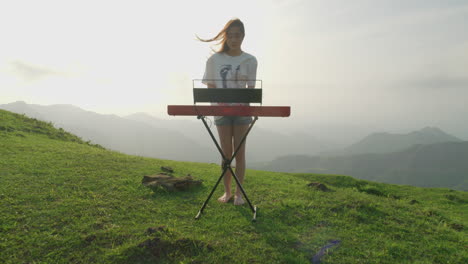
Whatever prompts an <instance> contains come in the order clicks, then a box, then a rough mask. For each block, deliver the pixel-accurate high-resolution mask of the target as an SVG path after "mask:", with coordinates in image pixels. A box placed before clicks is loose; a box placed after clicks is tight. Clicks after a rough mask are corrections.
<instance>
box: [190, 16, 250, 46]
mask: <svg viewBox="0 0 468 264" xmlns="http://www.w3.org/2000/svg"><path fill="white" fill-rule="evenodd" d="M232 27H239V28H240V31H241V32H242V35H244V36H245V29H244V23H242V21H241V20H240V19H238V18H235V19H231V20H229V21H228V22H227V23H226V25H225V26H224V28H223V29H222V30H221V31H220V32H219V33H218V35H216V36H215V37H214V38H211V39H201V38H200V37H198V36H197V39H198V40H200V41H203V42H212V41H219V42H218V43H217V44H218V45H221V48H220V49H219V50H218V51H217V52H226V51H228V50H229V46H228V45H227V44H226V40H227V31H228V30H229V29H230V28H232Z"/></svg>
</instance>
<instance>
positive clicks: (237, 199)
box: [234, 195, 245, 205]
mask: <svg viewBox="0 0 468 264" xmlns="http://www.w3.org/2000/svg"><path fill="white" fill-rule="evenodd" d="M244 203H245V202H244V199H242V195H236V196H234V205H243V204H244Z"/></svg>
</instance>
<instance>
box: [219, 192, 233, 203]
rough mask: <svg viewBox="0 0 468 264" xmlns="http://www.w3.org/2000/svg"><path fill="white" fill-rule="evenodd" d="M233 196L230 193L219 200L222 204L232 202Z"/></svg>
mask: <svg viewBox="0 0 468 264" xmlns="http://www.w3.org/2000/svg"><path fill="white" fill-rule="evenodd" d="M231 198H232V196H231V194H230V193H224V194H223V196H221V197H219V198H218V201H219V202H221V203H227V202H229V200H231Z"/></svg>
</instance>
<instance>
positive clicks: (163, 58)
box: [0, 0, 468, 140]
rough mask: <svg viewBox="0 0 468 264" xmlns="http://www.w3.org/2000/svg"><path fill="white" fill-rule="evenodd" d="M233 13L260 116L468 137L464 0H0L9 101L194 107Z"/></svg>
mask: <svg viewBox="0 0 468 264" xmlns="http://www.w3.org/2000/svg"><path fill="white" fill-rule="evenodd" d="M234 17H237V18H240V19H241V20H242V21H243V22H244V24H245V28H246V36H245V39H244V43H243V46H242V49H243V50H244V51H246V52H248V53H250V54H253V55H254V56H256V57H257V60H258V63H259V65H258V72H257V79H261V80H262V86H263V87H262V88H263V89H264V90H263V105H272V106H274V105H282V106H284V105H287V106H291V117H289V118H286V119H277V118H276V119H275V118H265V119H263V120H262V125H263V126H264V127H267V128H271V129H276V130H279V131H289V132H292V131H301V132H305V133H310V134H311V135H315V136H317V137H324V138H326V137H328V138H329V139H331V138H333V139H337V138H340V137H342V135H343V134H348V135H349V134H353V133H354V135H355V138H357V137H359V136H361V137H362V136H364V134H365V133H370V132H382V131H386V132H394V133H407V132H410V131H413V130H418V129H421V128H423V127H426V126H437V127H439V128H441V129H442V130H444V131H446V132H448V133H450V134H452V135H455V136H457V137H460V138H462V139H465V140H468V122H466V121H467V120H468V119H467V116H468V107H467V105H468V70H467V69H468V34H467V33H466V28H468V19H466V18H467V17H468V1H466V0H465V1H455V0H439V1H435V0H379V1H376V0H355V1H347V0H340V1H338V0H328V1H327V0H290V1H287V0H284V1H280V0H273V1H266V0H260V1H248V0H246V1H244V0H238V1H232V2H224V1H211V0H206V1H204V0H198V1H177V0H174V1H142V0H131V1H130V0H128V1H125V0H122V1H119V0H114V1H103V0H101V1H100V0H94V1H88V0H81V1H67V0H61V1H51V0H42V1H34V0H31V1H22V0H16V1H1V2H0V32H2V40H1V42H0V104H6V103H11V102H15V101H25V102H27V103H30V104H41V105H50V104H72V105H75V106H78V107H80V108H83V109H85V110H89V111H94V112H98V113H102V114H117V115H120V116H125V115H129V114H132V113H136V112H146V113H149V114H152V115H154V116H157V117H159V118H164V119H171V118H182V117H170V116H167V114H166V106H167V105H169V104H176V105H177V104H192V103H193V101H192V92H191V89H192V80H193V79H200V78H201V77H202V76H203V72H204V67H205V62H206V59H207V58H208V57H209V56H210V54H211V53H212V49H216V46H214V45H213V44H210V43H203V42H200V41H197V40H196V35H198V36H200V37H201V38H211V37H213V36H214V35H216V34H217V33H218V32H219V31H220V30H221V29H222V28H223V26H224V24H225V23H226V22H227V21H228V20H229V19H232V18H234Z"/></svg>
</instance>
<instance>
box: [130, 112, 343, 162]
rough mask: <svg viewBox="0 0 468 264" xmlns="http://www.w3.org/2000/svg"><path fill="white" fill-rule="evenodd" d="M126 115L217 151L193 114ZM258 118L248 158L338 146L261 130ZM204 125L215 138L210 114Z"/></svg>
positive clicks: (261, 158)
mask: <svg viewBox="0 0 468 264" xmlns="http://www.w3.org/2000/svg"><path fill="white" fill-rule="evenodd" d="M126 118H128V119H131V120H137V121H141V122H145V123H146V124H148V125H151V126H153V127H158V128H159V127H164V128H167V129H169V130H173V131H177V132H179V133H181V134H183V135H184V136H186V137H187V138H190V139H193V140H196V141H197V142H198V143H199V144H202V145H204V146H208V147H209V148H211V149H212V150H213V151H217V150H216V147H215V145H214V143H213V141H212V140H211V138H210V137H209V135H208V132H207V131H206V128H205V126H204V125H203V123H202V121H200V120H197V118H196V117H193V120H194V121H190V120H181V119H178V117H174V118H173V119H172V120H163V119H159V118H156V117H153V116H151V115H149V114H146V113H136V114H132V115H129V116H126ZM262 121H263V118H261V117H260V118H259V119H258V120H257V122H256V123H255V125H254V127H253V128H252V130H251V132H250V134H249V136H248V139H247V146H248V147H247V157H248V161H251V162H259V161H269V160H272V159H275V158H276V157H278V156H282V155H287V154H308V155H315V154H318V153H320V152H323V151H329V150H331V149H335V148H337V147H338V146H337V144H335V143H332V142H326V141H323V140H319V139H317V138H315V137H313V136H311V135H308V134H306V133H291V134H284V133H279V132H276V131H272V130H267V129H264V128H262ZM208 124H209V125H210V126H211V131H212V132H213V134H214V135H215V137H216V138H218V132H217V131H216V126H215V125H214V124H213V121H212V118H211V117H210V118H209V121H208ZM278 125H281V120H278Z"/></svg>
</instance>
